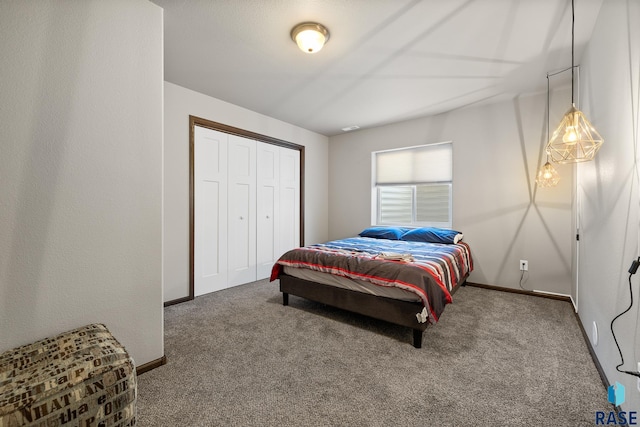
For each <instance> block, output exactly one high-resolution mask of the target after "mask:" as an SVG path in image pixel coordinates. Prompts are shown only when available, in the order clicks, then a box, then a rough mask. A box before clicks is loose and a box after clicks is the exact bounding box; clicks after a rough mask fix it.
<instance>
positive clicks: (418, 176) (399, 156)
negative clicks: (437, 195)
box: [375, 142, 453, 185]
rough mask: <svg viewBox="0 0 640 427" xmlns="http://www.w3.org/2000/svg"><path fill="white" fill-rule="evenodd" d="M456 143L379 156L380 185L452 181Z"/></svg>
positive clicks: (377, 164) (382, 153)
mask: <svg viewBox="0 0 640 427" xmlns="http://www.w3.org/2000/svg"><path fill="white" fill-rule="evenodd" d="M452 151H453V150H452V144H451V143H450V142H448V143H442V144H432V145H422V146H419V147H411V148H404V149H400V150H393V151H379V152H377V153H376V156H375V157H376V165H375V168H376V169H375V170H376V177H375V184H376V185H385V184H418V183H435V182H451V181H452V179H453V166H452V165H453V154H452Z"/></svg>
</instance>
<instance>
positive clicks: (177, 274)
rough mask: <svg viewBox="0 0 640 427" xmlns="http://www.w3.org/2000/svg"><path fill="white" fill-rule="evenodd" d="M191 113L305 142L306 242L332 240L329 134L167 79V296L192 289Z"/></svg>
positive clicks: (165, 291) (170, 298) (186, 292)
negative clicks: (261, 112) (328, 206)
mask: <svg viewBox="0 0 640 427" xmlns="http://www.w3.org/2000/svg"><path fill="white" fill-rule="evenodd" d="M189 115H193V116H196V117H200V118H203V119H207V120H212V121H214V122H218V123H223V124H226V125H229V126H234V127H237V128H241V129H245V130H248V131H251V132H256V133H259V134H262V135H267V136H270V137H273V138H278V139H282V140H285V141H289V142H293V143H296V144H300V145H304V146H305V239H304V240H305V243H306V244H310V243H317V242H321V241H324V240H326V239H327V235H328V219H327V218H328V212H327V211H328V208H327V197H328V196H327V185H328V184H327V183H328V178H327V170H328V166H327V158H328V138H327V137H326V136H323V135H319V134H317V133H314V132H311V131H308V130H305V129H302V128H300V127H297V126H293V125H291V124H289V123H285V122H282V121H279V120H276V119H273V118H271V117H267V116H264V115H262V114H258V113H256V112H253V111H250V110H247V109H245V108H241V107H238V106H236V105H233V104H229V103H227V102H224V101H221V100H218V99H215V98H212V97H210V96H207V95H203V94H201V93H198V92H194V91H192V90H189V89H185V88H183V87H181V86H177V85H175V84H173V83H168V82H166V83H165V127H164V129H165V156H164V248H165V251H164V263H163V273H164V300H165V301H170V300H174V299H178V298H182V297H185V296H187V295H188V294H189Z"/></svg>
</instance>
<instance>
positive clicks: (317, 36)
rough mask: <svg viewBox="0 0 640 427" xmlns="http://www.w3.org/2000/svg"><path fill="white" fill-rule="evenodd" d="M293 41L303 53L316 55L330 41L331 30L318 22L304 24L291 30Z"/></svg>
mask: <svg viewBox="0 0 640 427" xmlns="http://www.w3.org/2000/svg"><path fill="white" fill-rule="evenodd" d="M291 39H292V40H293V41H294V42H296V44H297V45H298V47H299V48H300V50H301V51H303V52H305V53H316V52H317V51H319V50H320V49H322V46H324V44H325V43H326V42H327V41H328V40H329V30H327V28H326V27H325V26H324V25H322V24H318V23H316V22H303V23H302V24H298V25H296V26H295V27H293V29H292V30H291Z"/></svg>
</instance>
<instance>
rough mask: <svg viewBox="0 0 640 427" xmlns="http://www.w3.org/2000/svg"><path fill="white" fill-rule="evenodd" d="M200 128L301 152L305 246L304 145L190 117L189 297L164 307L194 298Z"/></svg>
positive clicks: (302, 214) (302, 241)
mask: <svg viewBox="0 0 640 427" xmlns="http://www.w3.org/2000/svg"><path fill="white" fill-rule="evenodd" d="M196 126H200V127H204V128H208V129H213V130H216V131H219V132H224V133H228V134H231V135H237V136H241V137H244V138H249V139H255V140H256V141H260V142H265V143H267V144H272V145H277V146H280V147H285V148H288V149H291V150H297V151H299V152H300V246H304V176H305V173H304V165H305V158H304V145H299V144H295V143H293V142H289V141H284V140H282V139H278V138H273V137H271V136H267V135H262V134H259V133H256V132H251V131H248V130H245V129H240V128H237V127H234V126H229V125H225V124H223V123H218V122H214V121H211V120H207V119H203V118H201V117H196V116H191V115H190V116H189V295H188V296H186V297H183V298H178V299H175V300H171V301H167V302H165V303H164V306H165V307H167V306H169V305H173V304H177V303H181V302H185V301H190V300H192V299H193V298H194V294H195V292H194V277H195V276H194V274H195V273H194V271H193V262H194V257H195V248H194V232H195V226H194V216H195V212H194V203H195V200H194V184H195V181H194V179H195V176H194V134H195V127H196Z"/></svg>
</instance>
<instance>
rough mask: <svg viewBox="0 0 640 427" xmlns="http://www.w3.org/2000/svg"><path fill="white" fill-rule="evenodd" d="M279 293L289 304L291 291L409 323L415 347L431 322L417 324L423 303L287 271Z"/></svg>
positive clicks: (387, 319) (406, 324)
mask: <svg viewBox="0 0 640 427" xmlns="http://www.w3.org/2000/svg"><path fill="white" fill-rule="evenodd" d="M279 279H280V292H282V305H289V294H291V295H296V296H299V297H302V298H306V299H308V300H311V301H316V302H319V303H322V304H326V305H330V306H332V307H337V308H340V309H343V310H348V311H351V312H354V313H358V314H363V315H365V316H369V317H373V318H374V319H379V320H384V321H387V322H390V323H394V324H396V325H400V326H407V327H409V328H411V329H412V331H413V346H414V347H415V348H421V347H422V333H423V332H424V330H425V329H427V325H428V324H429V323H428V322H425V323H418V319H417V318H416V313H420V312H421V311H422V309H423V308H424V306H423V305H422V303H421V302H410V301H402V300H397V299H393V298H387V297H379V296H375V295H371V294H365V293H362V292H357V291H353V290H350V289H344V288H338V287H335V286H330V285H324V284H321V283H317V282H312V281H309V280H304V279H299V278H297V277H293V276H289V275H287V274H284V273H281V274H280V277H279ZM466 279H467V278H466V277H465V278H464V279H463V280H462V281H461V282H460V283H459V284H458V285H457V286H456V287H454V288H453V290H452V292H451V293H452V294H453V293H454V292H455V291H456V290H457V289H458V287H460V286H464V285H465V281H466Z"/></svg>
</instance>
